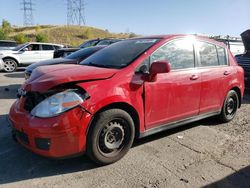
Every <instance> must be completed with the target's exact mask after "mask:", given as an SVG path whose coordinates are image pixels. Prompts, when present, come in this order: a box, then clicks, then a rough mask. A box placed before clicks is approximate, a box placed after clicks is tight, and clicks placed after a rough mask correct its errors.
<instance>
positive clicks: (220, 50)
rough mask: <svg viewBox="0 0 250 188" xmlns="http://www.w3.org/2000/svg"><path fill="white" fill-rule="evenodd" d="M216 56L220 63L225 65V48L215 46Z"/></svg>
mask: <svg viewBox="0 0 250 188" xmlns="http://www.w3.org/2000/svg"><path fill="white" fill-rule="evenodd" d="M217 52H218V58H219V64H220V65H227V56H226V51H225V48H223V47H220V46H217Z"/></svg>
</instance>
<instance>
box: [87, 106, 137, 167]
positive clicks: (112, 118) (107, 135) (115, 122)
mask: <svg viewBox="0 0 250 188" xmlns="http://www.w3.org/2000/svg"><path fill="white" fill-rule="evenodd" d="M90 126H91V127H90V130H89V132H88V137H87V155H88V156H89V157H90V158H91V159H92V160H93V161H94V162H96V163H97V164H100V165H107V164H111V163H114V162H116V161H118V160H119V159H121V158H122V157H123V156H124V155H125V154H126V153H127V152H128V150H129V149H130V147H131V146H132V144H133V141H134V136H135V126H134V121H133V119H132V118H131V116H130V115H129V114H128V113H127V112H126V111H124V110H121V109H109V110H106V111H103V112H101V113H99V114H97V116H96V117H95V119H94V121H93V123H92V124H91V125H90Z"/></svg>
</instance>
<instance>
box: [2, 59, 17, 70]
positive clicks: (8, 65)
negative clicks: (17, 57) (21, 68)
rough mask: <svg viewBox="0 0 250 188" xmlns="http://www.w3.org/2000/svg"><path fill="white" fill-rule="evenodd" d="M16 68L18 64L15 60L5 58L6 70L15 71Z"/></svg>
mask: <svg viewBox="0 0 250 188" xmlns="http://www.w3.org/2000/svg"><path fill="white" fill-rule="evenodd" d="M15 68H16V64H15V62H14V61H13V60H5V61H4V70H5V71H7V72H11V71H14V70H15Z"/></svg>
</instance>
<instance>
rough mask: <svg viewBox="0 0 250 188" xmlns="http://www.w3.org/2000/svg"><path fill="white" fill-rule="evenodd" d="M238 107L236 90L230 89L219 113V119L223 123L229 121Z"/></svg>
mask: <svg viewBox="0 0 250 188" xmlns="http://www.w3.org/2000/svg"><path fill="white" fill-rule="evenodd" d="M238 107H239V96H238V94H237V93H236V91H234V90H231V91H229V92H228V94H227V97H226V99H225V101H224V104H223V107H222V110H221V114H220V119H221V121H222V122H223V123H226V122H229V121H231V120H232V119H233V118H234V117H235V115H236V112H237V109H238Z"/></svg>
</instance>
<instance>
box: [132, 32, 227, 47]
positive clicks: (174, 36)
mask: <svg viewBox="0 0 250 188" xmlns="http://www.w3.org/2000/svg"><path fill="white" fill-rule="evenodd" d="M181 37H195V38H197V39H203V40H206V41H208V42H212V43H215V44H219V45H222V46H225V44H224V43H223V42H219V41H216V40H214V39H211V38H209V37H206V36H199V35H193V34H171V35H150V36H142V37H135V38H131V39H170V38H181Z"/></svg>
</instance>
